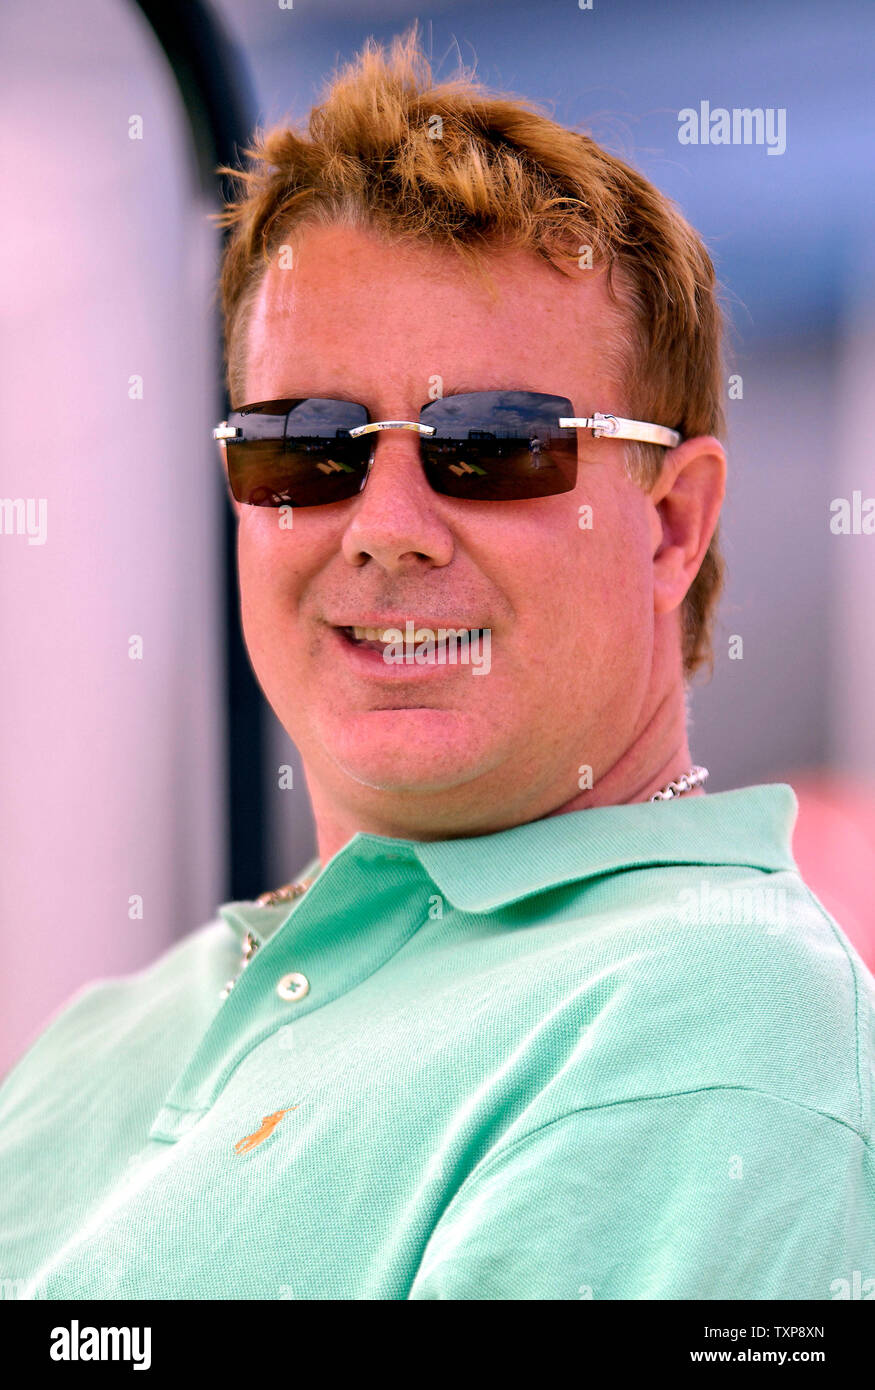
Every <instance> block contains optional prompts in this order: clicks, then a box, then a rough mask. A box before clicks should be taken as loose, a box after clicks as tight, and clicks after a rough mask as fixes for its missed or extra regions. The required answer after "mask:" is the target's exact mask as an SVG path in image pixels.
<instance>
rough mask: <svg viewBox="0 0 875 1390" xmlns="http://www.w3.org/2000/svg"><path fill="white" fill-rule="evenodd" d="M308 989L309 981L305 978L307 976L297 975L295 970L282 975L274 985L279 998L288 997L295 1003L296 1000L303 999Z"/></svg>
mask: <svg viewBox="0 0 875 1390" xmlns="http://www.w3.org/2000/svg"><path fill="white" fill-rule="evenodd" d="M309 990H310V981H309V980H308V979H307V976H306V975H299V974H298V973H297V971H296V970H293V971H292V972H291V974H290V975H283V978H282V979H281V980H280V982H279V984H278V985H277V987H276V992H277V994H278V995H279V997H280V999H289V1000H291V1002H292V1003H296V1002H297V1000H299V999H303V997H304V995H305V994H307V993H309Z"/></svg>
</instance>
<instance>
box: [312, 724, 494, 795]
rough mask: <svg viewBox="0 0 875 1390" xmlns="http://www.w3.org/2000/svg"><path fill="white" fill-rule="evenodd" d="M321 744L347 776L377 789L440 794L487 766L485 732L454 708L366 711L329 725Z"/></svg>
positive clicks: (478, 773)
mask: <svg viewBox="0 0 875 1390" xmlns="http://www.w3.org/2000/svg"><path fill="white" fill-rule="evenodd" d="M326 732H327V736H326V737H324V738H323V746H324V749H325V752H326V754H327V756H328V757H329V758H330V759H331V761H332V762H333V763H334V764H335V765H336V766H337V767H339V768H340V769H341V771H342V772H343V773H345V775H346V776H347V777H350V778H352V780H353V781H355V782H359V783H360V784H361V785H362V786H366V787H373V788H375V789H376V790H379V791H392V792H433V791H434V792H439V791H444V790H448V789H449V788H451V787H456V786H459V785H460V784H462V783H465V782H469V781H471V780H472V779H473V778H475V777H477V776H479V775H480V774H481V773H482V772H483V771H485V770H486V765H487V762H488V750H487V749H486V748H485V747H484V743H485V740H484V737H483V734H484V732H485V731H483V730H480V731H479V737H478V730H477V728H476V726H475V721H473V720H472V719H471V718H470V716H467V715H465V714H462V713H461V712H460V711H458V710H448V709H435V708H412V707H407V708H404V709H381V710H368V711H366V712H359V713H357V714H354V715H349V716H347V717H346V718H345V719H343V720H342V721H341V722H340V723H339V724H333V727H332V728H331V729H330V731H326Z"/></svg>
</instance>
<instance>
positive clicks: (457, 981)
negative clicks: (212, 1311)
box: [0, 785, 875, 1300]
mask: <svg viewBox="0 0 875 1390" xmlns="http://www.w3.org/2000/svg"><path fill="white" fill-rule="evenodd" d="M795 815H796V799H795V796H794V794H793V792H792V790H791V788H790V787H788V786H785V785H770V786H755V787H748V788H743V789H740V790H737V791H731V792H723V793H719V794H716V795H708V796H700V797H682V798H680V799H678V800H677V801H673V802H663V803H650V802H646V803H636V804H633V805H629V806H611V807H604V808H598V809H592V810H586V811H576V812H571V813H568V814H565V815H559V816H553V817H550V818H548V819H545V820H539V821H535V822H533V823H530V824H527V825H522V826H518V827H515V828H514V829H511V830H506V831H503V832H502V833H500V834H495V835H487V836H481V837H476V838H468V839H456V840H445V841H438V842H432V843H419V842H415V841H408V840H400V839H388V838H383V837H380V836H377V835H371V834H363V833H359V834H356V835H354V836H353V838H352V839H351V840H350V841H349V843H348V844H347V845H345V847H344V848H343V849H342V850H340V851H339V852H338V853H337V854H335V856H334V857H333V858H332V859H331V860H330V861H329V862H328V863H327V864H326V865H325V866H324V868H322V870H321V872H319V876H318V878H317V880H316V882H315V884H314V886H313V887H312V888H311V889H310V890H309V892H308V893H307V894H306V895H305V896H304V897H302V898H300V899H298V900H297V901H296V902H294V903H284V904H281V905H279V906H276V907H273V908H266V909H261V908H258V907H257V906H256V905H255V904H254V903H253V902H232V903H227V904H225V905H224V906H223V907H221V908H220V909H219V913H218V916H217V918H216V920H215V921H212V922H210V923H208V924H206V925H205V926H203V927H201V928H200V929H199V930H196V931H194V932H192V933H191V934H190V935H188V936H187V937H185V938H184V939H183V940H181V941H180V942H179V943H177V944H176V945H175V946H174V947H173V948H172V949H170V950H169V951H167V952H165V954H163V955H162V956H161V957H160V958H159V959H158V960H156V961H155V962H154V964H152V965H151V966H150V967H149V968H147V969H145V970H142V971H140V972H138V973H136V974H133V975H129V976H127V977H124V978H120V979H109V980H102V981H99V982H97V983H94V984H91V985H89V986H87V987H86V988H84V989H82V990H80V991H79V993H78V994H76V995H75V996H74V998H73V999H72V1000H71V1002H70V1003H69V1004H68V1005H67V1006H66V1007H65V1008H64V1009H63V1010H62V1011H61V1012H60V1013H59V1014H58V1015H57V1016H56V1017H55V1018H54V1019H53V1021H52V1022H51V1023H50V1025H49V1026H48V1027H47V1028H46V1029H45V1031H44V1032H43V1033H42V1035H41V1036H40V1037H39V1038H38V1040H37V1041H36V1043H35V1044H34V1045H33V1046H32V1047H31V1048H30V1049H29V1051H28V1052H27V1053H26V1054H25V1056H24V1057H23V1058H22V1060H21V1061H20V1062H19V1063H18V1064H17V1065H16V1066H15V1067H14V1069H13V1070H12V1072H11V1073H10V1074H9V1075H8V1076H7V1078H6V1079H5V1081H4V1084H3V1086H2V1088H0V1233H2V1234H0V1275H2V1277H3V1279H4V1280H6V1281H10V1280H12V1281H20V1294H21V1296H23V1297H30V1298H49V1299H59V1298H109V1299H128V1298H165V1299H185V1298H189V1299H191V1298H211V1299H234V1298H256V1299H575V1300H579V1299H590V1298H593V1299H716V1298H730V1299H773V1298H775V1299H818V1300H828V1299H833V1298H843V1297H857V1298H859V1297H868V1298H873V1297H875V1159H873V1145H872V1090H873V1033H875V1030H873V1017H875V1008H873V1004H875V981H873V977H872V975H871V974H870V973H869V971H868V970H867V968H866V966H865V965H864V964H863V962H862V961H861V959H860V958H859V956H858V955H857V953H856V952H855V951H854V950H853V948H852V947H851V945H850V943H849V942H848V940H847V938H846V937H845V936H844V934H843V933H842V931H841V930H840V928H839V927H838V926H837V925H836V923H835V922H834V921H833V920H832V918H831V917H830V916H829V915H828V914H827V913H826V912H825V910H824V909H823V908H822V907H821V905H820V904H819V903H818V901H817V900H816V899H815V898H814V897H813V895H812V894H811V892H810V891H809V890H808V889H807V888H806V886H805V885H804V883H803V882H802V880H801V878H800V876H799V873H798V870H797V868H796V865H795V863H794V861H793V857H792V853H791V831H792V826H793V822H794V820H795ZM318 867H319V866H318V862H315V861H314V864H312V865H309V866H307V868H308V870H309V871H310V872H314V871H316V870H318ZM305 872H306V870H305ZM247 931H249V932H252V933H253V934H254V936H255V937H256V938H257V940H258V942H259V947H258V949H257V950H256V951H255V953H254V955H253V956H252V957H251V960H250V961H249V964H248V965H247V967H246V968H245V970H243V971H242V973H241V974H240V975H239V978H238V982H237V984H236V985H235V987H234V989H233V990H232V991H231V993H230V994H229V995H228V997H227V998H226V999H224V1000H222V999H220V991H221V988H222V986H223V985H224V984H225V982H226V981H227V980H228V979H229V977H231V976H233V975H234V974H235V973H236V971H237V969H238V965H239V961H240V946H241V941H242V940H243V938H244V936H245V934H246V932H247Z"/></svg>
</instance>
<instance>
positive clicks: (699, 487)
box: [649, 435, 726, 613]
mask: <svg viewBox="0 0 875 1390" xmlns="http://www.w3.org/2000/svg"><path fill="white" fill-rule="evenodd" d="M725 492H726V455H725V453H724V451H723V445H722V444H721V443H720V441H719V439H716V438H715V437H714V436H713V435H697V436H695V438H693V439H685V440H684V442H683V443H682V444H679V445H678V447H677V448H676V449H671V450H668V451H667V452H666V455H665V459H664V461H663V465H662V471H661V473H660V475H659V477H658V478H657V480H656V482H655V483H654V485H653V487H652V488H651V490H650V493H649V497H650V502H651V504H652V512H651V535H652V538H653V609H654V612H655V613H671V612H672V611H673V610H674V609H675V608H677V607H678V606H679V605H680V604H681V603H682V602H683V600H684V597H685V595H686V593H687V590H688V589H689V587H690V585H691V584H692V582H693V580H694V579H695V577H696V575H697V574H698V572H699V567H700V565H701V563H702V561H703V559H704V558H705V552H706V551H707V549H708V546H709V544H710V542H711V537H712V536H713V534H714V530H715V527H716V526H717V521H718V519H719V516H720V508H721V507H722V505H723V498H724V495H725Z"/></svg>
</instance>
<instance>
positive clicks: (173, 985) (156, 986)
mask: <svg viewBox="0 0 875 1390" xmlns="http://www.w3.org/2000/svg"><path fill="white" fill-rule="evenodd" d="M238 958H239V947H238V946H237V942H236V939H235V938H234V935H233V933H232V931H231V930H230V928H229V927H228V925H227V923H226V922H224V921H223V920H222V919H221V918H219V917H216V918H214V919H212V920H211V921H209V922H207V923H205V924H203V925H202V926H200V927H197V928H195V929H194V930H193V931H191V932H189V933H188V934H187V935H186V936H184V937H182V938H181V940H179V941H177V942H174V944H173V945H172V946H170V947H168V948H167V949H166V950H165V951H163V952H162V953H161V954H160V955H159V956H157V957H156V959H155V960H154V961H151V962H150V963H149V964H148V965H147V966H144V967H143V968H142V969H140V970H136V971H133V972H131V973H129V974H126V975H120V976H116V977H107V978H99V979H96V980H92V981H89V982H88V983H87V984H84V985H82V986H80V988H79V989H77V990H76V991H75V993H74V994H72V995H71V996H70V998H69V999H67V1000H66V1001H65V1002H64V1003H63V1004H62V1005H61V1007H60V1008H58V1009H57V1010H56V1011H55V1012H54V1014H53V1015H52V1016H51V1017H50V1018H49V1020H48V1022H47V1023H46V1024H45V1025H44V1027H43V1028H42V1029H41V1031H40V1032H39V1033H38V1035H37V1036H36V1038H35V1040H34V1041H33V1042H31V1044H30V1045H29V1046H28V1048H27V1049H26V1051H25V1052H24V1053H23V1055H22V1056H21V1057H20V1058H19V1059H18V1061H17V1062H16V1063H15V1064H14V1065H13V1067H12V1068H11V1070H10V1071H9V1072H8V1073H7V1074H6V1076H5V1077H4V1078H3V1083H2V1091H3V1095H4V1099H6V1100H8V1099H9V1096H10V1093H11V1092H14V1091H15V1089H16V1088H17V1087H18V1086H19V1085H26V1086H27V1087H28V1088H29V1087H30V1086H32V1084H33V1079H34V1077H35V1076H38V1075H39V1074H40V1073H41V1072H43V1071H51V1070H54V1069H55V1068H56V1067H57V1066H59V1065H61V1064H63V1065H64V1068H65V1069H73V1068H75V1066H76V1064H77V1061H81V1064H82V1066H83V1067H85V1066H87V1065H88V1064H89V1062H90V1064H91V1065H92V1066H93V1065H95V1064H96V1063H97V1060H98V1058H100V1057H101V1056H104V1055H108V1054H109V1053H110V1052H112V1050H113V1048H115V1047H117V1046H118V1045H120V1044H121V1043H123V1042H124V1040H125V1038H126V1037H129V1036H132V1035H134V1034H137V1035H140V1036H143V1037H150V1036H163V1035H164V1034H165V1031H166V1030H167V1029H168V1028H169V1027H171V1026H172V1027H173V1029H174V1031H175V1032H177V1033H178V1030H179V1028H180V1026H182V1027H183V1028H184V1027H185V1025H186V1022H188V1023H189V1024H190V1026H191V1027H192V1028H194V1029H196V1028H197V1027H198V1026H202V1025H203V1024H204V1022H205V1020H208V1018H209V1017H210V1016H211V1015H212V1013H213V1012H215V1009H216V1008H217V1007H218V1004H219V1000H218V989H219V988H220V986H221V983H222V982H223V980H224V978H227V974H229V973H232V972H233V968H234V962H236V960H237V959H238ZM223 969H224V970H225V975H224V976H223V973H222V972H223ZM217 980H218V981H219V984H215V982H216V981H217Z"/></svg>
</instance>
